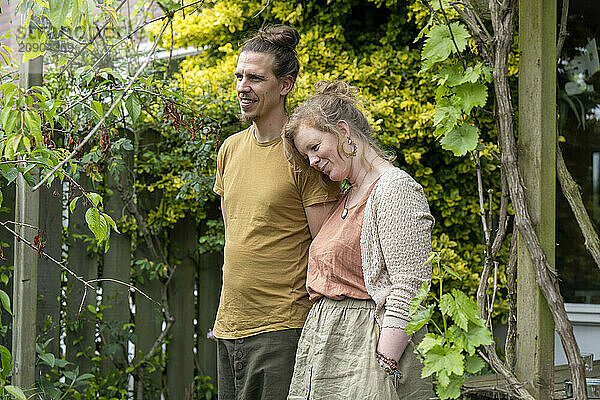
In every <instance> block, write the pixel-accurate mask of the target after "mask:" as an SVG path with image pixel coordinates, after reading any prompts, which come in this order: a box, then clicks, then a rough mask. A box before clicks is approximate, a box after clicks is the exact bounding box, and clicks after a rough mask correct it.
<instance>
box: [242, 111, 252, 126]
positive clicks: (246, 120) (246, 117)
mask: <svg viewBox="0 0 600 400" xmlns="http://www.w3.org/2000/svg"><path fill="white" fill-rule="evenodd" d="M239 117H240V121H241V122H242V123H243V124H251V123H253V122H254V120H255V119H256V115H254V114H253V115H248V114H244V113H243V112H242V111H241V110H240V115H239Z"/></svg>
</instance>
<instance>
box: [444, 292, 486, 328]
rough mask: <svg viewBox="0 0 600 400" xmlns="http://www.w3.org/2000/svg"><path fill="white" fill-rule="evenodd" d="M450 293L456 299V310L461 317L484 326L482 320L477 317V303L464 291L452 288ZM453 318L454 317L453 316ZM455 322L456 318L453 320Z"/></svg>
mask: <svg viewBox="0 0 600 400" xmlns="http://www.w3.org/2000/svg"><path fill="white" fill-rule="evenodd" d="M452 294H453V295H454V299H455V300H456V307H457V311H458V312H459V313H460V315H461V316H462V317H460V318H461V319H467V320H468V321H471V322H473V323H474V324H476V325H479V326H485V323H484V322H483V320H482V319H481V318H480V317H479V311H478V310H477V303H475V301H473V300H471V299H470V298H469V296H467V295H466V294H465V293H464V292H462V291H460V290H458V289H452ZM453 320H454V317H453ZM454 321H455V322H456V320H454Z"/></svg>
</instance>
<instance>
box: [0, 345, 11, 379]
mask: <svg viewBox="0 0 600 400" xmlns="http://www.w3.org/2000/svg"><path fill="white" fill-rule="evenodd" d="M0 360H2V370H1V371H0V376H1V377H2V379H5V378H6V377H7V376H8V375H9V374H10V372H11V369H12V355H11V354H10V350H8V349H7V348H6V347H4V346H2V345H0Z"/></svg>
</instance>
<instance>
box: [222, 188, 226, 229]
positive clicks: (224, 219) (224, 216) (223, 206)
mask: <svg viewBox="0 0 600 400" xmlns="http://www.w3.org/2000/svg"><path fill="white" fill-rule="evenodd" d="M221 213H222V214H223V225H224V226H225V232H227V213H226V212H225V200H223V196H221Z"/></svg>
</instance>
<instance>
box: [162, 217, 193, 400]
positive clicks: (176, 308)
mask: <svg viewBox="0 0 600 400" xmlns="http://www.w3.org/2000/svg"><path fill="white" fill-rule="evenodd" d="M196 243H197V239H196V223H195V221H194V219H193V218H191V217H186V218H184V219H183V220H180V221H179V222H178V223H177V225H176V226H175V228H174V230H173V233H172V235H171V249H170V250H171V251H170V253H171V254H173V255H175V257H173V258H177V259H179V260H180V264H179V265H178V266H177V271H175V275H174V277H173V282H172V283H171V286H170V287H169V305H170V307H171V313H172V314H173V317H174V318H175V323H174V324H173V328H172V330H171V334H172V339H171V341H170V342H169V344H168V345H167V354H168V361H167V382H168V387H169V396H170V397H169V398H170V399H182V400H183V399H186V392H189V391H190V389H191V386H192V384H193V381H194V281H195V279H194V276H195V269H196V263H195V262H194V258H195V257H194V250H195V248H196Z"/></svg>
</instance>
